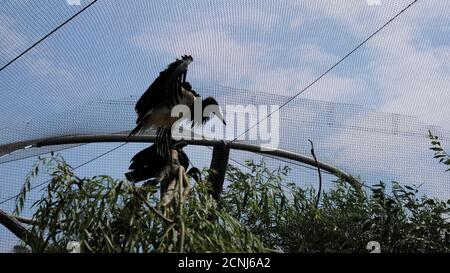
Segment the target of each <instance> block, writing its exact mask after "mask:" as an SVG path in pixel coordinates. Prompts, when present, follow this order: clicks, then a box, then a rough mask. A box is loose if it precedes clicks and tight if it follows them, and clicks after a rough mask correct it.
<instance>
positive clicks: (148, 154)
mask: <svg viewBox="0 0 450 273" xmlns="http://www.w3.org/2000/svg"><path fill="white" fill-rule="evenodd" d="M185 146H186V143H184V142H174V141H172V145H171V146H170V148H171V149H174V150H176V151H177V152H178V161H179V164H180V165H181V166H183V167H184V169H185V170H187V169H188V167H189V158H188V157H187V155H186V153H185V152H184V151H183V148H184V147H185ZM170 167H171V166H170V164H167V162H165V161H164V160H163V158H162V157H161V155H159V154H158V152H157V149H156V144H153V145H152V146H150V147H148V148H146V149H144V150H142V151H140V152H139V153H137V154H136V155H135V156H134V157H133V158H132V159H131V164H130V167H129V170H130V171H129V172H127V173H126V174H125V177H126V178H127V179H128V181H130V182H133V183H137V182H140V181H144V180H148V181H147V182H149V183H150V184H155V185H156V184H158V183H159V182H160V181H161V180H162V179H164V178H165V177H167V176H168V175H169V172H170Z"/></svg>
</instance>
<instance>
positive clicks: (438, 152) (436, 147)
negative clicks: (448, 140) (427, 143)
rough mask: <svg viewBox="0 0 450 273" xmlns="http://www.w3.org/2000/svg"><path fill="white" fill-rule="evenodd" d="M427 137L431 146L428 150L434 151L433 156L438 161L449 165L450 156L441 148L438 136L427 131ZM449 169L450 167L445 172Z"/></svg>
mask: <svg viewBox="0 0 450 273" xmlns="http://www.w3.org/2000/svg"><path fill="white" fill-rule="evenodd" d="M428 138H429V139H430V140H431V145H432V147H431V148H430V150H433V151H434V158H436V159H438V160H439V162H440V163H442V164H444V165H447V166H450V156H449V155H448V154H447V152H446V151H445V150H444V148H442V145H441V142H440V141H439V137H438V136H435V135H433V134H432V133H431V131H428ZM448 171H450V168H448V169H447V170H446V172H448Z"/></svg>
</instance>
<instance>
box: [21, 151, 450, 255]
mask: <svg viewBox="0 0 450 273" xmlns="http://www.w3.org/2000/svg"><path fill="white" fill-rule="evenodd" d="M43 163H44V165H45V166H46V168H47V169H48V170H49V174H50V176H51V180H50V183H49V184H48V186H47V188H46V190H45V192H44V195H43V196H42V198H41V199H40V200H39V201H38V202H36V203H35V204H34V207H35V209H36V212H35V214H34V217H33V220H34V221H35V225H33V226H32V227H31V234H32V237H33V238H32V239H33V240H32V243H31V248H32V250H33V251H36V252H40V251H51V252H65V251H67V250H66V246H67V243H68V242H70V241H78V242H80V243H81V247H82V251H83V252H177V251H180V245H181V244H182V243H181V239H180V237H183V238H184V240H183V242H184V251H186V252H263V251H271V250H282V251H284V252H298V251H300V252H367V250H366V246H367V243H368V242H370V241H377V242H379V243H380V245H381V249H382V252H449V250H450V224H449V222H448V220H447V218H446V217H448V212H449V211H450V203H449V202H447V203H445V202H443V201H440V200H437V199H432V198H428V197H426V196H419V195H418V187H415V186H414V187H410V186H402V185H400V184H399V183H397V182H393V183H391V184H390V185H388V186H386V185H385V184H384V183H382V182H380V183H379V184H378V185H375V186H374V187H373V189H372V190H371V191H367V192H363V193H361V192H359V191H356V190H354V189H353V188H352V187H351V186H349V185H348V184H346V183H345V182H343V181H336V184H335V185H334V186H333V187H332V188H331V189H330V190H328V191H326V192H324V193H323V195H322V197H321V200H320V205H319V207H318V208H316V207H315V201H316V192H315V190H314V189H313V188H305V189H302V188H300V187H298V186H297V185H296V184H294V183H290V182H287V181H286V176H287V175H288V174H289V172H290V169H289V168H288V167H280V168H278V169H275V170H270V169H269V168H268V167H267V165H266V163H265V162H264V161H261V162H259V163H255V162H252V161H247V162H246V164H247V166H248V167H249V169H250V172H248V173H247V172H243V171H242V170H241V169H239V168H236V167H234V166H229V168H228V170H227V179H228V185H227V187H226V188H225V189H224V192H223V194H222V196H221V200H220V202H218V203H217V202H216V201H215V200H214V199H213V198H212V197H211V196H210V194H209V193H208V192H209V191H208V187H207V185H209V184H208V183H207V181H203V182H201V183H198V184H196V185H195V186H194V188H193V190H192V192H191V194H190V195H189V197H188V199H187V201H186V203H185V205H184V207H183V213H182V214H181V215H180V216H179V219H178V218H177V219H174V220H175V221H174V222H173V223H171V222H167V221H164V219H162V218H161V217H160V216H158V215H157V214H156V213H155V212H154V211H153V210H151V208H153V207H157V203H158V200H157V199H159V198H157V197H155V192H156V191H157V189H156V188H154V187H151V186H141V187H138V186H136V185H133V184H130V183H129V182H127V181H121V180H115V179H112V178H111V177H108V176H97V177H93V178H80V177H77V176H76V175H75V174H74V173H73V171H72V169H71V167H70V166H68V165H67V164H66V163H65V161H64V160H63V159H62V158H60V157H55V158H53V159H51V160H45V161H43ZM205 172H207V170H206V171H205ZM36 173H37V172H30V177H32V176H33V175H34V174H36ZM30 179H31V178H30ZM26 183H30V180H27V181H26ZM29 188H30V186H29V185H27V186H25V187H24V188H23V190H22V193H21V196H24V197H23V201H20V197H19V198H18V211H20V209H21V207H22V204H23V202H24V200H25V197H26V192H27V190H28V189H29ZM137 196H143V197H144V200H142V199H140V198H137ZM180 223H182V224H180ZM181 225H182V227H183V228H181ZM181 233H182V234H183V236H180V234H181Z"/></svg>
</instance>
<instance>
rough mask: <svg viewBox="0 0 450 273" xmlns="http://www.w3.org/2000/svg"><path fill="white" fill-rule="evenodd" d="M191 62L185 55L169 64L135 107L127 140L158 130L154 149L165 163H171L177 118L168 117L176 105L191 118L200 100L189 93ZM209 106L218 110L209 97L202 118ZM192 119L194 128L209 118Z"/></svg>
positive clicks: (190, 91) (221, 116) (197, 96)
mask: <svg viewBox="0 0 450 273" xmlns="http://www.w3.org/2000/svg"><path fill="white" fill-rule="evenodd" d="M192 61H193V58H192V56H188V55H184V56H182V58H181V59H177V60H176V61H175V62H173V63H171V64H169V66H168V67H167V69H166V70H164V71H161V72H160V74H159V76H158V77H157V78H156V79H155V81H154V82H153V83H152V84H151V85H150V87H149V88H148V89H147V91H145V93H144V94H143V95H142V97H141V98H140V99H139V100H138V102H137V103H136V106H135V110H136V113H137V120H136V123H137V126H136V128H135V129H134V130H133V131H132V132H131V133H130V136H131V135H135V134H138V133H141V132H144V131H146V130H148V129H151V128H155V129H158V132H157V137H156V149H157V152H158V153H159V154H160V155H161V156H162V157H163V159H164V160H165V161H166V162H170V149H169V146H170V140H171V128H172V125H173V124H174V123H175V122H176V121H177V120H178V119H179V117H172V116H171V111H172V108H173V107H174V106H176V105H178V104H184V105H186V106H188V107H189V108H190V109H191V114H192V116H193V108H194V101H196V100H197V99H201V97H200V96H199V95H198V94H197V93H196V92H195V91H194V90H193V89H192V86H191V84H190V83H189V82H187V81H186V74H187V68H188V66H189V64H190V63H191V62H192ZM210 105H213V106H217V109H219V108H218V103H217V101H216V100H215V99H214V98H212V97H208V98H206V99H204V100H203V101H202V114H203V110H204V109H205V108H206V107H208V106H210ZM214 114H215V115H216V116H217V117H218V118H219V119H220V120H222V122H223V123H224V124H226V123H225V120H224V118H223V115H222V113H221V112H220V110H218V111H215V112H214ZM192 116H191V117H190V118H191V120H190V121H191V122H192V125H193V126H194V125H199V124H203V123H205V122H207V121H208V120H209V118H210V117H202V120H201V121H196V120H194V119H193V117H192ZM202 116H203V115H202ZM184 118H186V117H184Z"/></svg>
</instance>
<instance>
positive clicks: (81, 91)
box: [0, 0, 450, 208]
mask: <svg viewBox="0 0 450 273" xmlns="http://www.w3.org/2000/svg"><path fill="white" fill-rule="evenodd" d="M411 1H412V0H398V1H387V0H382V2H381V5H380V6H369V5H367V2H366V1H363V0H348V1H316V0H310V1H294V0H292V1H145V0H133V1H113V0H99V1H98V2H97V3H95V4H94V5H93V6H92V7H91V8H89V9H88V10H87V11H86V12H84V13H83V14H82V15H80V16H79V17H77V18H76V19H75V20H74V21H73V22H71V23H69V24H68V25H66V26H64V27H63V28H62V29H60V30H59V31H58V32H56V33H55V34H54V35H52V36H51V37H49V38H48V39H47V40H45V41H44V42H43V43H41V44H39V45H38V46H37V47H35V48H34V49H33V50H31V51H30V52H28V53H27V54H26V55H24V56H23V57H22V58H20V59H19V60H17V61H16V62H15V63H14V64H12V65H11V66H9V67H8V68H6V69H5V70H3V71H1V72H0V82H1V83H2V84H1V86H0V101H1V102H2V107H1V108H0V145H1V144H4V143H8V142H11V141H18V140H21V139H24V138H30V137H39V136H52V135H65V134H73V133H96V132H98V133H101V132H113V131H120V130H128V129H131V128H132V127H133V125H134V120H133V119H134V113H133V110H132V102H133V101H135V100H136V99H137V98H138V97H139V96H140V95H141V94H142V92H143V91H144V90H145V89H146V88H147V86H148V85H149V84H150V83H151V82H152V81H153V79H154V77H155V76H156V75H157V74H158V73H159V71H160V70H161V69H162V68H164V67H165V66H166V65H167V64H168V63H170V62H171V61H173V59H174V58H176V57H179V56H180V55H182V54H192V55H193V57H194V63H193V64H192V65H191V67H190V70H189V74H188V77H189V79H190V81H191V83H192V84H193V86H194V88H195V87H198V88H199V91H201V92H206V89H207V88H211V87H217V86H231V87H234V88H241V89H248V90H252V91H253V92H255V93H256V94H258V92H261V94H263V93H262V92H265V93H271V94H275V95H279V96H280V98H287V97H288V96H292V95H294V94H296V92H298V91H299V90H301V89H303V88H304V87H305V86H307V85H308V84H309V83H310V82H311V81H312V80H314V79H315V78H316V77H317V76H318V75H320V74H321V73H322V72H323V71H325V70H326V69H328V68H329V67H330V66H331V65H333V64H334V63H335V62H336V61H337V60H339V58H340V57H342V56H344V55H345V54H346V53H348V52H349V51H350V50H352V49H353V48H354V47H355V46H356V45H357V44H358V43H359V42H361V41H362V40H364V39H365V38H366V37H367V36H368V35H370V34H372V33H373V32H374V31H375V30H376V29H377V28H378V27H379V26H381V25H382V24H384V23H385V22H386V21H387V20H388V19H389V18H391V17H392V16H393V15H395V14H396V13H397V12H399V11H400V10H401V9H402V8H404V7H405V6H406V5H408V4H409V3H410V2H411ZM81 3H82V6H69V5H67V3H66V1H65V0H26V1H25V0H4V1H2V3H1V4H0V66H2V65H4V64H6V63H7V62H8V61H9V60H11V59H12V58H14V57H15V56H17V55H18V54H19V53H20V52H22V51H23V50H24V49H26V48H27V47H28V46H30V45H31V44H33V43H34V42H35V41H36V40H38V39H39V38H41V37H42V36H43V35H45V34H46V33H48V32H49V31H50V30H52V29H53V28H54V27H56V26H57V25H59V24H60V23H61V22H63V21H64V20H65V19H66V18H68V17H70V16H71V15H72V14H74V13H75V12H77V11H78V10H80V9H81V8H82V7H83V6H86V5H87V4H88V3H89V1H87V0H81ZM448 10H450V2H449V1H447V0H434V1H423V0H422V1H419V2H418V3H417V4H415V5H414V6H413V7H412V8H411V9H410V10H408V11H407V12H406V13H405V14H403V15H401V16H400V17H399V18H398V19H397V20H396V21H394V23H392V24H390V25H389V26H388V27H387V28H386V29H384V30H383V31H382V32H381V33H379V35H377V36H375V37H374V38H373V39H372V40H371V41H369V42H368V43H367V44H366V45H365V46H363V47H362V48H361V49H360V50H359V51H358V52H356V53H355V54H354V55H352V56H351V57H350V58H348V59H347V60H346V61H345V62H344V63H342V64H341V65H340V66H338V67H337V68H336V69H334V70H333V71H332V72H331V73H329V74H328V75H327V76H326V77H324V78H323V79H322V80H320V81H319V82H318V83H317V84H316V85H314V86H313V87H312V88H311V89H309V90H308V91H306V92H305V93H304V94H302V95H301V97H300V98H301V99H314V100H323V101H329V102H335V103H346V104H356V105H361V106H363V107H364V108H369V109H374V110H376V111H380V112H388V113H398V114H403V115H408V116H414V117H417V119H418V120H420V121H421V122H423V124H432V125H437V126H440V127H441V128H443V130H440V131H441V132H448V131H449V130H450V119H449V118H448V117H449V116H450V107H449V105H450V94H449V92H450V42H449V41H450V40H449V37H450V13H448ZM202 88H203V89H202ZM224 92H225V91H224ZM227 96H228V94H227V93H224V94H221V95H220V98H223V99H222V101H224V100H225V99H226V98H227ZM281 96H284V97H281ZM265 98H266V99H265ZM99 100H113V101H125V102H129V103H130V105H131V106H130V108H123V109H122V108H114V109H113V110H114V111H115V110H120V111H121V112H120V113H119V112H117V113H114V112H113V110H111V109H112V108H108V105H107V104H101V106H99V105H100V104H98V101H99ZM274 100H275V99H273V98H272V99H271V98H270V96H266V95H265V97H261V98H258V101H259V102H262V103H267V104H271V103H272V102H273V101H274ZM219 101H220V100H219ZM301 105H303V104H302V103H293V104H292V106H291V107H290V108H289V107H288V108H286V111H285V113H286V117H288V115H289V114H292V116H294V119H296V118H297V117H298V116H297V115H300V114H301V116H300V119H302V120H303V121H304V122H305V124H309V125H305V128H297V127H296V128H293V126H290V125H291V124H289V123H284V124H282V131H281V133H280V134H281V135H285V136H289V137H290V138H291V139H290V140H288V141H285V142H284V143H282V147H283V148H286V149H290V150H295V151H297V152H301V153H305V154H308V151H309V146H308V145H307V142H306V138H308V137H310V138H313V137H315V139H314V140H315V142H316V143H317V145H318V146H319V147H322V149H323V152H322V154H323V158H325V159H326V160H328V161H330V163H332V164H335V165H338V166H340V167H342V168H344V169H346V170H349V171H351V172H354V173H356V174H359V173H366V174H367V175H366V179H367V180H370V182H376V180H377V179H386V180H390V179H401V178H405V180H408V182H411V181H412V182H413V183H416V182H417V180H423V181H424V182H425V180H427V179H430V177H431V176H430V174H429V173H426V172H424V171H422V170H426V169H430V170H433V171H441V169H440V168H439V167H436V166H435V165H433V164H434V162H433V161H432V160H431V159H430V158H429V156H430V152H429V151H428V150H427V145H428V144H427V140H426V139H425V138H423V139H420V138H407V139H404V138H402V137H399V136H386V139H380V138H383V137H385V136H383V135H380V134H375V133H370V132H368V133H362V132H360V131H357V132H356V131H352V130H345V129H342V128H340V129H339V128H338V129H323V128H322V127H319V128H315V127H314V122H315V121H317V120H320V119H321V118H322V115H323V114H322V113H321V112H320V111H318V110H317V109H313V110H314V111H315V112H314V111H313V112H314V114H312V115H307V114H308V113H307V112H305V110H304V109H303V108H302V109H300V108H299V107H301ZM99 107H104V108H99ZM124 107H125V106H124ZM127 107H128V106H127ZM93 109H94V110H93ZM96 109H97V110H98V111H95V110H96ZM336 109H338V110H339V109H341V108H339V107H337V108H336ZM358 109H359V108H358ZM108 111H110V112H111V113H110V112H108ZM102 113H103V114H102ZM104 113H108V115H111V118H108V115H106V114H104ZM371 113H372V112H371V111H366V110H363V109H360V110H358V111H353V112H352V111H349V112H339V113H338V114H340V115H341V116H340V118H339V122H340V124H341V125H342V126H344V125H345V126H347V127H351V126H353V125H355V124H367V123H370V122H374V124H375V123H377V122H378V123H379V124H381V125H380V126H382V125H383V122H384V121H383V120H375V119H373V116H372V114H371ZM115 114H116V115H115ZM78 116H81V117H82V118H80V119H77V117H78ZM308 122H309V123H308ZM378 123H377V124H378ZM128 124H129V125H128ZM405 124H406V125H407V124H408V123H406V122H405ZM412 124H413V125H411V126H413V127H411V128H405V130H406V131H408V130H413V129H417V128H416V127H414V126H415V124H416V123H412ZM406 125H405V126H406ZM376 126H378V125H376ZM420 128H422V127H420ZM423 128H425V127H423ZM299 131H300V132H299ZM423 134H424V135H425V134H426V131H425V132H423ZM296 138H297V139H296ZM390 140H392V141H390ZM446 143H448V142H444V144H446ZM111 147H113V145H109V144H108V145H87V146H85V147H84V148H79V149H73V150H68V151H66V152H64V155H65V156H66V157H67V158H69V159H72V160H73V161H80V162H82V160H85V159H86V158H89V157H90V156H93V153H94V152H98V153H101V152H102V151H104V150H107V149H109V148H111ZM140 148H142V146H138V145H137V146H130V145H128V146H127V147H124V148H123V150H122V151H120V152H119V154H112V156H111V157H108V158H106V159H103V160H101V161H99V162H97V163H93V164H92V165H89V166H87V167H86V168H85V169H83V170H80V171H81V172H82V175H94V174H96V172H99V171H103V172H109V173H111V174H113V175H115V176H117V177H120V175H121V174H122V173H123V170H124V169H126V167H127V164H128V158H129V157H131V156H132V154H133V153H134V152H136V151H138V150H139V149H140ZM91 151H92V153H91ZM405 151H408V152H405ZM192 152H194V151H192ZM118 155H121V156H120V158H122V156H123V157H126V158H127V160H117V158H118V157H119V156H118ZM194 157H196V158H197V159H198V161H197V162H198V163H197V164H200V165H202V164H203V165H204V164H207V162H208V159H207V158H205V157H202V156H194ZM239 158H242V159H243V158H244V155H239ZM398 158H400V159H402V160H404V162H405V163H403V164H400V163H396V162H398ZM33 161H34V159H28V160H22V161H17V162H12V163H8V165H3V166H1V165H0V173H10V172H11V170H20V171H17V173H16V174H15V175H10V174H8V175H9V177H8V178H11V179H10V181H15V182H11V183H17V185H20V184H21V183H22V181H23V180H22V177H23V175H24V174H25V173H26V171H27V170H28V169H29V167H30V166H31V164H32V162H33ZM111 161H113V163H112V164H111V163H108V162H111ZM73 165H76V164H75V163H74V164H73ZM111 166H114V168H111ZM312 175H313V174H311V176H310V175H309V174H308V175H307V176H308V177H313V176H312ZM443 177H444V176H442V175H441V174H440V173H439V174H436V177H433V179H430V180H438V179H442V178H443ZM417 184H419V183H417ZM433 185H435V184H433ZM433 185H430V186H427V187H426V189H427V192H429V193H433V194H438V195H439V196H440V197H442V198H446V197H447V198H448V195H449V194H450V189H448V187H445V190H442V189H440V187H435V186H433ZM16 189H17V187H11V188H9V187H8V190H7V192H4V191H3V192H2V196H3V195H9V194H10V192H14V191H15V190H16ZM8 208H10V207H8Z"/></svg>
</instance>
